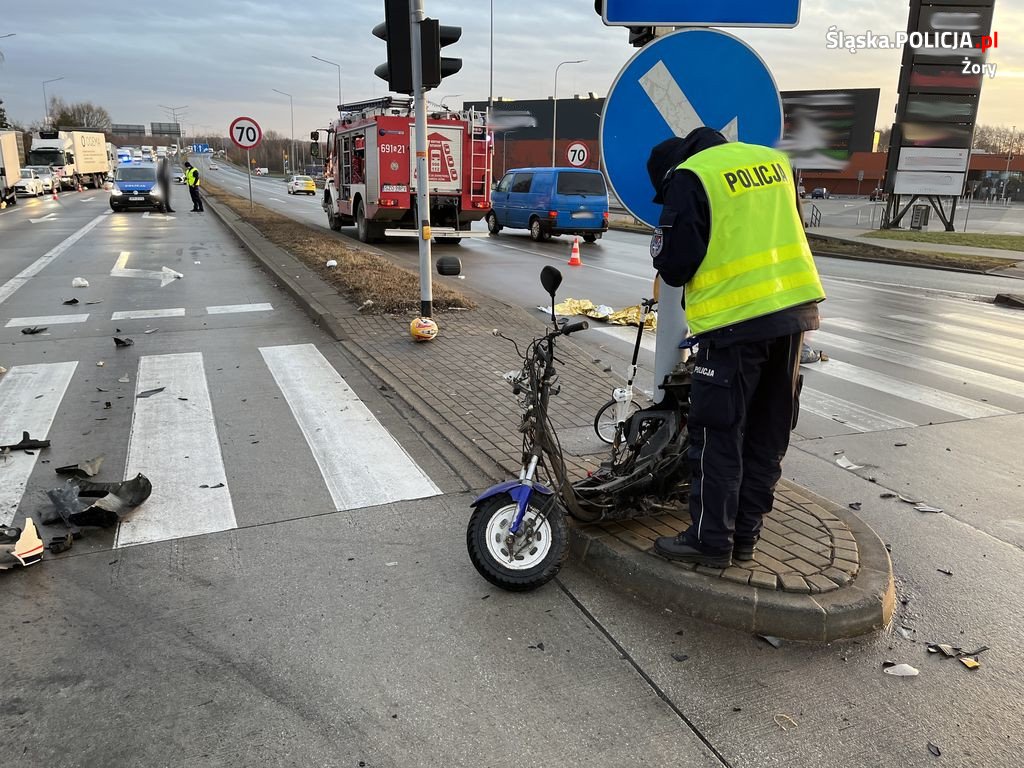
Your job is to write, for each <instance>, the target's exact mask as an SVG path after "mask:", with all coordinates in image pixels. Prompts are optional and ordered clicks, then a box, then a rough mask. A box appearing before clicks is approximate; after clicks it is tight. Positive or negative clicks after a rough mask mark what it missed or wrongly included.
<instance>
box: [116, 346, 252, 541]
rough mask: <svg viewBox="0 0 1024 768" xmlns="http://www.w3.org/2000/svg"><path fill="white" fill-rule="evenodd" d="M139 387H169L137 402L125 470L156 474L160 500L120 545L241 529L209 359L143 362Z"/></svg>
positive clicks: (121, 536)
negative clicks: (209, 374)
mask: <svg viewBox="0 0 1024 768" xmlns="http://www.w3.org/2000/svg"><path fill="white" fill-rule="evenodd" d="M135 387H136V389H135V392H136V394H138V393H139V392H144V391H146V390H148V389H156V388H158V387H166V389H165V390H164V391H163V392H160V393H158V394H156V395H153V396H152V397H147V398H141V399H139V398H136V400H135V411H134V413H133V414H132V430H131V435H130V437H129V440H128V460H127V462H126V467H125V473H124V476H125V479H126V480H128V479H131V478H133V477H135V475H136V474H138V473H139V472H141V473H142V474H144V475H145V476H146V477H148V478H149V479H150V481H152V483H153V495H152V496H150V497H149V499H148V500H147V501H146V503H145V504H143V505H142V506H140V507H139V508H138V509H136V510H135V511H134V512H132V514H131V515H130V516H129V517H127V518H126V519H125V520H123V521H122V522H121V523H120V525H118V528H117V535H116V536H115V538H114V547H115V548H117V547H127V546H132V545H134V544H146V543H149V542H154V541H167V540H168V539H177V538H181V537H182V536H196V535H199V534H204V533H214V532H216V531H226V530H230V529H232V528H237V527H238V522H237V520H236V519H235V510H234V506H233V505H232V503H231V493H230V491H229V490H228V487H227V475H226V473H225V471H224V460H223V457H222V456H221V452H220V442H219V440H218V438H217V424H216V422H215V421H214V418H213V407H212V405H211V404H210V392H209V389H208V388H207V386H206V372H205V370H204V368H203V356H202V354H201V353H199V352H186V353H181V354H173V355H151V356H146V357H143V358H141V359H140V360H139V372H138V376H137V377H136V384H135ZM179 398H188V399H187V400H182V399H179ZM186 457H187V458H186ZM218 483H224V484H225V485H224V487H222V488H213V487H212V486H214V485H217V484H218ZM200 485H209V486H211V487H210V488H200V487H199V486H200Z"/></svg>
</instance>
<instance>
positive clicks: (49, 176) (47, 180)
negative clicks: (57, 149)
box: [25, 165, 60, 192]
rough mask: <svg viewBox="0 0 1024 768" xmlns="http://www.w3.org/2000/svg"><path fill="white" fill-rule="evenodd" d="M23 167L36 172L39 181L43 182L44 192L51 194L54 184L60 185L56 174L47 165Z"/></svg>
mask: <svg viewBox="0 0 1024 768" xmlns="http://www.w3.org/2000/svg"><path fill="white" fill-rule="evenodd" d="M25 167H26V168H29V169H30V170H33V171H35V172H36V175H37V176H39V180H40V181H42V182H43V191H44V192H53V186H54V184H57V185H59V184H60V181H59V180H58V178H57V172H56V171H55V170H53V168H52V167H51V166H49V165H27V166H25Z"/></svg>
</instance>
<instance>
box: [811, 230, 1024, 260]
mask: <svg viewBox="0 0 1024 768" xmlns="http://www.w3.org/2000/svg"><path fill="white" fill-rule="evenodd" d="M875 231H876V230H874V229H859V228H856V227H818V228H816V229H814V230H812V231H811V232H810V234H814V235H820V236H822V237H834V238H836V239H837V240H847V241H849V242H853V243H868V244H870V245H877V246H879V247H881V248H892V249H894V250H899V251H922V252H923V251H935V252H937V253H966V254H970V255H972V256H991V257H992V258H995V259H1006V260H1007V261H1014V260H1016V261H1022V260H1024V254H1022V253H1018V252H1016V251H1008V250H1005V249H1002V248H979V247H977V246H973V245H957V244H955V243H922V242H918V241H916V240H889V239H886V238H882V237H864V236H863V235H865V234H866V233H868V232H875Z"/></svg>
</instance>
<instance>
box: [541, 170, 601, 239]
mask: <svg viewBox="0 0 1024 768" xmlns="http://www.w3.org/2000/svg"><path fill="white" fill-rule="evenodd" d="M552 209H557V210H558V224H557V227H558V228H559V229H565V230H573V229H601V228H602V227H603V226H604V220H605V214H606V213H607V212H608V190H607V188H606V187H605V185H604V176H603V175H602V174H601V173H595V172H593V171H591V172H587V171H582V170H581V171H576V170H559V171H558V181H557V183H556V184H555V194H554V196H553V197H552Z"/></svg>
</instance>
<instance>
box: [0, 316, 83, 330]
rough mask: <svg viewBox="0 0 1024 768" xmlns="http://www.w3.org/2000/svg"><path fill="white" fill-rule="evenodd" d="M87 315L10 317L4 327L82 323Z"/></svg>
mask: <svg viewBox="0 0 1024 768" xmlns="http://www.w3.org/2000/svg"><path fill="white" fill-rule="evenodd" d="M88 319H89V315H40V316H39V317H12V318H11V319H10V320H8V321H7V325H5V326H4V327H5V328H21V327H22V326H27V325H67V324H68V323H84V322H85V321H86V320H88Z"/></svg>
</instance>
